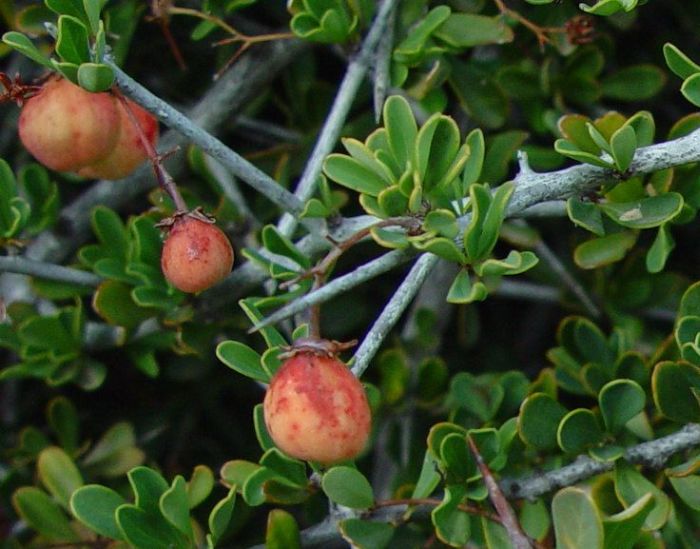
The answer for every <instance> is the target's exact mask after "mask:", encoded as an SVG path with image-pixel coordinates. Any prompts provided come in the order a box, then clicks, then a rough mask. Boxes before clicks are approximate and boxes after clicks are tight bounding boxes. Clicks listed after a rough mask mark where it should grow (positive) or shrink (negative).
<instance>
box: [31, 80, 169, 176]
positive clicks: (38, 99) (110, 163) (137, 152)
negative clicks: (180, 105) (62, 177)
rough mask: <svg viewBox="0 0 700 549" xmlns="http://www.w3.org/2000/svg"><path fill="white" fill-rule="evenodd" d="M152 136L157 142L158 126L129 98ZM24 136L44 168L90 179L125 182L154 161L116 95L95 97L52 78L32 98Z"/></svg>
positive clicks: (141, 123)
mask: <svg viewBox="0 0 700 549" xmlns="http://www.w3.org/2000/svg"><path fill="white" fill-rule="evenodd" d="M127 102H128V104H129V106H130V108H131V109H132V111H133V112H134V115H135V117H136V118H137V120H138V121H139V125H140V126H141V129H142V130H143V132H144V135H145V136H146V138H147V139H148V140H149V141H150V142H151V143H152V144H155V143H156V141H157V139H158V123H157V121H156V119H155V118H154V117H153V116H152V115H151V114H150V113H148V112H146V111H144V110H143V109H141V108H140V107H139V106H138V105H136V104H135V103H133V102H131V101H129V100H127ZM19 136H20V139H21V141H22V143H23V144H24V146H25V147H26V148H27V150H28V151H29V152H30V153H31V154H32V155H33V156H34V157H35V158H36V159H37V160H38V161H39V162H41V163H42V164H43V165H44V166H46V167H48V168H51V169H53V170H56V171H68V172H76V173H79V174H80V175H83V176H86V177H99V178H104V179H120V178H122V177H126V176H127V175H129V174H130V173H131V172H132V171H133V170H135V169H136V168H137V167H138V166H139V165H140V164H141V163H142V162H143V161H144V160H146V158H147V157H148V155H147V153H146V150H145V148H144V147H143V144H142V143H141V140H140V138H139V135H138V132H137V130H136V128H135V127H134V125H133V123H132V122H131V119H130V118H129V117H128V116H127V114H126V111H125V110H124V106H123V105H122V104H121V102H120V101H119V100H118V99H117V98H116V97H114V96H113V95H112V94H110V93H106V92H104V93H90V92H88V91H85V90H84V89H82V88H81V87H80V86H76V85H75V84H73V83H71V82H69V81H68V80H66V79H64V78H57V77H56V78H52V79H50V80H49V81H47V82H46V83H45V84H44V85H43V87H42V89H41V91H40V92H39V93H38V94H36V95H34V96H33V97H31V98H29V99H27V100H26V102H25V103H24V106H23V108H22V112H21V113H20V117H19Z"/></svg>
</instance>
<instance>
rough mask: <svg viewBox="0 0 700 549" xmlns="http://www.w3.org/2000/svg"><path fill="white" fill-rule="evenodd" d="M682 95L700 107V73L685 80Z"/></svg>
mask: <svg viewBox="0 0 700 549" xmlns="http://www.w3.org/2000/svg"><path fill="white" fill-rule="evenodd" d="M681 93H682V94H683V96H684V97H685V98H686V99H687V100H688V101H690V102H691V103H692V104H693V105H695V106H696V107H698V106H700V73H695V74H693V75H691V76H689V77H688V78H686V79H685V81H684V82H683V85H682V86H681Z"/></svg>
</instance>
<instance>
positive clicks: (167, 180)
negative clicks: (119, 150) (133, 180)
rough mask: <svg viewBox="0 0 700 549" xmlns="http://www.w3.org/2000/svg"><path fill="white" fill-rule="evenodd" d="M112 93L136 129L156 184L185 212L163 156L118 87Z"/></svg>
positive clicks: (185, 208)
mask: <svg viewBox="0 0 700 549" xmlns="http://www.w3.org/2000/svg"><path fill="white" fill-rule="evenodd" d="M112 93H113V94H114V96H115V97H116V98H117V99H118V100H119V102H120V103H121V106H122V108H123V109H124V111H125V112H126V115H127V116H128V117H129V120H130V121H131V123H132V124H133V126H134V128H135V129H136V135H138V136H139V141H140V142H141V146H142V147H143V148H144V149H145V150H146V154H147V155H148V159H149V160H150V161H151V166H152V167H153V173H155V175H156V179H157V180H158V184H159V185H160V186H161V188H162V189H163V190H164V191H165V192H166V193H168V196H169V197H170V198H171V199H172V201H173V202H174V204H175V208H176V211H178V212H186V211H187V204H185V201H184V199H183V198H182V195H181V194H180V191H179V190H178V188H177V184H176V183H175V180H174V179H173V177H172V176H171V175H170V174H169V173H168V170H166V169H165V167H164V166H163V158H162V157H161V156H160V155H159V154H158V153H157V152H156V150H155V148H154V147H153V144H152V143H151V142H150V141H149V140H148V138H147V137H146V135H145V134H144V133H143V128H142V127H141V124H139V121H138V118H136V115H135V114H134V111H133V109H132V108H131V105H129V102H128V101H127V100H126V98H125V97H124V95H122V93H121V92H120V91H119V88H117V87H116V86H115V87H114V88H113V89H112Z"/></svg>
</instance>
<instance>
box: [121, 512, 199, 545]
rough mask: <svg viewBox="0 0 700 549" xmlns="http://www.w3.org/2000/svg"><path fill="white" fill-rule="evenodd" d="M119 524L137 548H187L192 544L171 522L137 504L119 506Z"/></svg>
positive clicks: (129, 540)
mask: <svg viewBox="0 0 700 549" xmlns="http://www.w3.org/2000/svg"><path fill="white" fill-rule="evenodd" d="M116 517H117V524H118V525H119V528H120V529H121V531H122V532H123V534H124V538H125V539H126V541H127V543H129V544H131V545H132V546H134V547H135V548H136V549H181V548H182V549H186V548H187V547H190V545H189V544H188V543H187V542H186V541H185V539H184V538H182V537H181V536H180V535H179V534H178V532H177V530H175V529H174V528H173V527H172V526H170V523H168V522H166V521H165V519H164V518H163V517H162V516H161V515H158V514H155V513H154V512H148V511H144V510H143V509H142V508H140V507H137V506H136V505H130V504H124V505H121V506H119V507H118V508H117V511H116Z"/></svg>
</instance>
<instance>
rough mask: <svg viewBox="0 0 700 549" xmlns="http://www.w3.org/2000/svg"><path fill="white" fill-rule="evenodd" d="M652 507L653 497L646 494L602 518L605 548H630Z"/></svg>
mask: <svg viewBox="0 0 700 549" xmlns="http://www.w3.org/2000/svg"><path fill="white" fill-rule="evenodd" d="M653 508H654V498H653V497H652V495H651V494H646V495H645V496H642V497H641V498H639V500H637V501H636V502H635V503H634V504H633V505H631V506H630V507H628V508H627V509H625V510H624V511H621V512H619V513H617V514H615V515H612V516H610V517H604V518H603V529H604V531H605V545H604V548H605V549H631V548H632V547H633V546H634V544H635V542H636V541H637V539H638V538H639V535H640V533H641V532H642V527H643V525H644V521H645V520H646V518H647V516H648V515H649V513H650V512H651V510H652V509H653Z"/></svg>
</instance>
